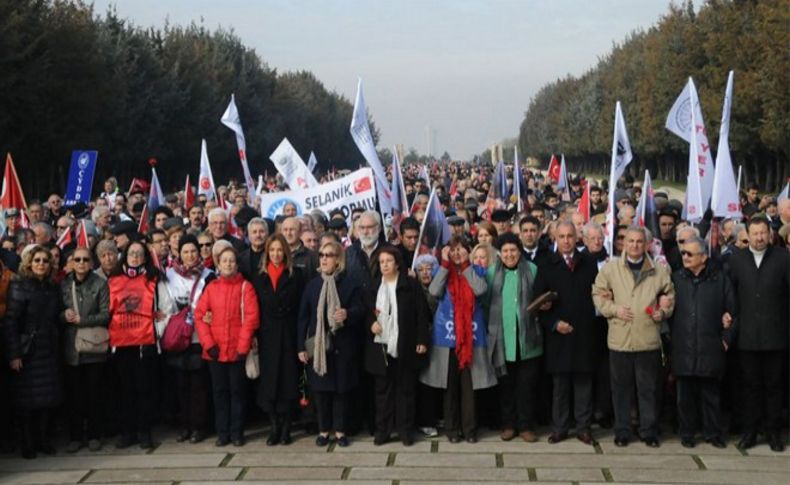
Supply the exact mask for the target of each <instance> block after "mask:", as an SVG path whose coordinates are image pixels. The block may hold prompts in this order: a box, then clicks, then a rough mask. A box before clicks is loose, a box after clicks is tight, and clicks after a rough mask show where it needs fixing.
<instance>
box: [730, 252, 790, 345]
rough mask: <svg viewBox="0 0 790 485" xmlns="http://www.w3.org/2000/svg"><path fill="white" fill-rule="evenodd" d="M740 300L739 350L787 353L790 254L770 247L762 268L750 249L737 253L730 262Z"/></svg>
mask: <svg viewBox="0 0 790 485" xmlns="http://www.w3.org/2000/svg"><path fill="white" fill-rule="evenodd" d="M728 264H729V267H730V279H731V280H732V285H733V288H734V289H735V294H736V295H737V297H738V311H739V314H740V319H739V321H738V344H737V345H738V348H739V349H740V350H757V351H760V350H784V349H786V348H787V347H788V327H789V326H790V253H788V251H787V249H785V248H779V247H775V246H768V248H767V249H766V251H765V255H764V256H763V260H762V262H761V264H760V267H759V268H757V265H756V264H755V262H754V256H753V255H752V252H751V251H750V250H749V248H744V249H736V250H735V251H734V252H733V253H732V255H731V256H730V258H729V260H728Z"/></svg>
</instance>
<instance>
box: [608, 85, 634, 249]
mask: <svg viewBox="0 0 790 485" xmlns="http://www.w3.org/2000/svg"><path fill="white" fill-rule="evenodd" d="M633 158H634V154H633V152H632V151H631V141H630V140H629V139H628V131H627V130H626V128H625V117H624V116H623V110H622V108H621V107H620V101H618V102H617V104H616V105H615V109H614V134H613V135H612V165H611V168H610V170H609V205H608V207H607V209H606V227H604V233H605V244H606V250H607V251H608V252H609V255H610V256H611V255H612V254H613V253H612V249H613V245H614V244H613V243H614V228H615V221H614V211H615V206H614V194H615V192H616V190H617V181H618V180H619V179H620V177H621V176H622V175H623V173H624V172H625V168H626V167H627V166H628V164H629V163H631V160H633Z"/></svg>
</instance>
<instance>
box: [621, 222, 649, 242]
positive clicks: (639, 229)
mask: <svg viewBox="0 0 790 485" xmlns="http://www.w3.org/2000/svg"><path fill="white" fill-rule="evenodd" d="M629 232H638V233H639V234H641V235H642V236H643V237H644V238H645V243H647V242H649V241H650V240H651V239H652V238H651V237H650V231H648V230H647V229H646V228H644V227H642V226H635V225H632V226H628V229H626V233H629Z"/></svg>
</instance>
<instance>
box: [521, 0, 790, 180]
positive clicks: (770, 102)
mask: <svg viewBox="0 0 790 485" xmlns="http://www.w3.org/2000/svg"><path fill="white" fill-rule="evenodd" d="M788 46H790V0H759V1H758V0H709V1H708V2H707V3H706V4H705V5H704V6H703V7H702V8H701V9H700V10H699V12H697V13H696V14H695V12H694V9H693V7H692V5H691V2H690V1H687V2H684V3H683V4H681V5H675V4H673V5H672V6H670V8H669V11H668V12H667V14H666V15H665V16H664V17H662V18H661V19H660V21H659V22H658V24H657V25H655V26H654V27H652V28H650V29H649V30H648V31H644V32H643V31H638V32H634V33H632V34H631V35H629V36H628V37H627V38H626V39H625V41H623V42H622V43H620V44H617V45H615V46H614V47H613V48H612V51H611V52H609V53H608V54H607V55H606V56H605V57H603V58H602V59H600V60H599V62H598V65H597V66H595V67H594V68H592V69H591V70H589V71H588V72H586V73H584V74H583V75H581V76H579V77H572V76H568V77H566V78H563V79H558V80H556V81H554V82H553V83H550V84H548V85H546V86H544V87H543V88H542V89H541V90H540V91H539V92H538V93H537V95H536V96H535V97H534V98H533V99H532V100H531V102H530V105H529V108H528V110H527V112H526V115H525V117H524V120H523V122H522V123H521V127H520V130H519V151H520V152H521V153H523V154H525V155H527V154H534V155H537V156H540V157H541V158H542V159H544V160H545V159H547V157H548V156H549V155H550V154H551V153H560V152H564V153H565V155H566V158H567V161H568V164H569V165H570V167H569V169H570V170H574V171H577V170H580V171H587V172H595V173H606V172H607V171H608V164H609V160H610V150H611V142H612V124H613V121H614V105H615V101H617V100H620V101H621V102H622V105H623V111H624V114H625V118H626V122H627V125H628V133H629V135H630V138H631V144H632V146H633V149H634V153H635V156H636V157H635V162H634V163H632V165H631V166H630V170H631V171H632V173H633V174H634V175H637V174H641V173H642V171H643V170H644V169H646V168H648V169H650V171H651V174H652V175H653V177H654V178H662V179H667V180H676V181H685V177H686V175H687V167H688V144H687V143H686V142H684V141H683V140H681V139H680V138H678V137H677V136H675V135H673V134H672V133H670V132H669V131H667V130H666V129H665V128H664V123H665V121H666V116H667V113H668V112H669V109H670V107H671V106H672V103H674V101H675V99H676V98H677V96H678V94H679V93H680V91H681V90H682V89H683V86H684V85H685V83H686V82H687V80H688V77H689V76H691V77H693V78H694V82H695V84H696V86H697V91H698V93H699V97H700V101H701V103H702V111H703V115H704V117H705V123H706V128H707V132H708V139H709V140H710V141H711V144H712V145H713V146H714V147H715V146H716V142H717V141H718V129H719V124H720V123H721V109H722V108H721V104H722V98H723V96H724V87H725V84H726V81H727V73H728V71H729V70H731V69H733V70H735V91H734V95H733V98H734V99H733V107H732V114H731V125H730V150H731V152H732V156H733V162H734V163H735V164H736V165H743V168H744V172H745V174H746V180H747V181H748V182H749V183H751V182H756V183H758V184H759V185H760V186H762V187H764V188H765V190H767V191H772V190H777V189H778V188H779V187H780V186H782V185H784V183H785V180H786V179H787V178H788V177H789V176H790V49H789V48H788Z"/></svg>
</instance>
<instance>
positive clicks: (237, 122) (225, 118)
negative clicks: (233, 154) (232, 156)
mask: <svg viewBox="0 0 790 485" xmlns="http://www.w3.org/2000/svg"><path fill="white" fill-rule="evenodd" d="M220 122H221V123H222V124H223V125H225V126H227V127H228V128H230V129H231V130H233V132H234V133H236V147H237V148H238V149H239V160H240V161H241V170H242V172H244V183H245V184H246V185H247V197H248V198H249V200H253V199H254V196H253V190H255V186H254V185H253V184H254V182H253V180H252V175H250V166H249V165H248V164H247V141H246V140H245V139H244V131H243V130H242V129H241V118H240V117H239V110H238V108H236V95H234V94H231V95H230V103H228V108H227V109H226V110H225V112H224V113H223V114H222V118H220Z"/></svg>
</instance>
